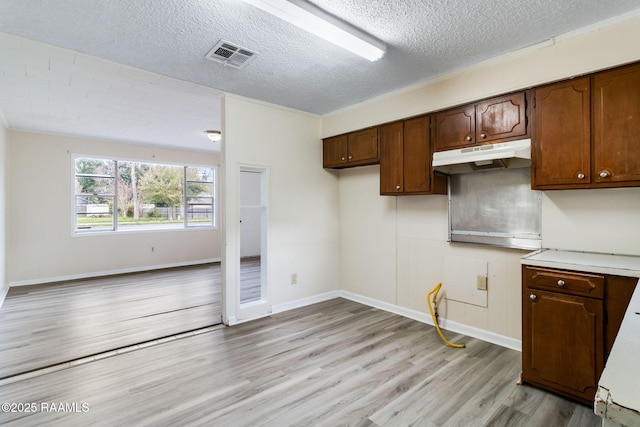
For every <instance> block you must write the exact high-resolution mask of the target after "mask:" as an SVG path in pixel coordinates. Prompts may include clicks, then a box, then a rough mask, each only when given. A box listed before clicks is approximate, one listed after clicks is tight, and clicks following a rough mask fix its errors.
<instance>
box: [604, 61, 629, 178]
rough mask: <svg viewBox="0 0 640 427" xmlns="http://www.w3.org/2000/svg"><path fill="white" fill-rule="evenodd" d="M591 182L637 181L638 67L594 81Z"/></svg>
mask: <svg viewBox="0 0 640 427" xmlns="http://www.w3.org/2000/svg"><path fill="white" fill-rule="evenodd" d="M593 95H594V96H593V122H594V123H593V132H594V134H593V172H594V176H593V182H595V183H608V182H611V183H619V182H626V181H640V64H635V65H632V66H627V67H622V68H616V69H614V70H610V71H605V72H601V73H597V74H595V75H594V77H593Z"/></svg>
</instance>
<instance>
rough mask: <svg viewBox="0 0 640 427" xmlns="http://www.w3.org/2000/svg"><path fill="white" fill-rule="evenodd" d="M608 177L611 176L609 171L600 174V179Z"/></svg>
mask: <svg viewBox="0 0 640 427" xmlns="http://www.w3.org/2000/svg"><path fill="white" fill-rule="evenodd" d="M608 176H609V172H607V171H602V172H600V178H606V177H608Z"/></svg>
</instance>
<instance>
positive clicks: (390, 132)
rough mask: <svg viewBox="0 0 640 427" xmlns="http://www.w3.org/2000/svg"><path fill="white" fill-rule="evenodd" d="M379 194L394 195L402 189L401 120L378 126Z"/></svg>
mask: <svg viewBox="0 0 640 427" xmlns="http://www.w3.org/2000/svg"><path fill="white" fill-rule="evenodd" d="M379 132H380V194H383V195H394V194H399V193H402V192H403V191H404V181H403V177H404V163H403V158H402V153H403V148H402V146H403V126H402V122H395V123H390V124H388V125H384V126H380V130H379Z"/></svg>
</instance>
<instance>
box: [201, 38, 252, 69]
mask: <svg viewBox="0 0 640 427" xmlns="http://www.w3.org/2000/svg"><path fill="white" fill-rule="evenodd" d="M257 54H258V52H255V51H253V50H251V49H247V48H246V47H241V46H238V45H236V44H234V43H231V42H228V41H226V40H220V41H219V42H218V43H217V44H216V45H215V46H214V47H213V49H211V50H210V51H209V53H207V54H206V55H205V58H207V59H209V60H211V61H214V62H218V63H221V64H223V65H225V66H227V67H232V68H237V69H242V68H244V67H246V66H247V64H248V63H249V62H250V61H251V60H252V59H254V58H255V56H256V55H257Z"/></svg>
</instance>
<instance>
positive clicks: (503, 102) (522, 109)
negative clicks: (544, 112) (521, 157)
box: [476, 92, 527, 144]
mask: <svg viewBox="0 0 640 427" xmlns="http://www.w3.org/2000/svg"><path fill="white" fill-rule="evenodd" d="M526 111H527V108H526V98H525V93H524V92H518V93H514V94H511V95H506V96H501V97H499V98H493V99H489V100H487V101H484V102H480V103H478V104H476V142H477V143H478V144H483V143H486V142H490V141H491V142H494V141H497V140H503V141H507V140H511V139H515V138H522V137H524V136H526V135H527V116H526Z"/></svg>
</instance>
